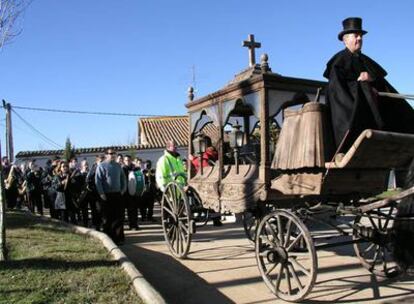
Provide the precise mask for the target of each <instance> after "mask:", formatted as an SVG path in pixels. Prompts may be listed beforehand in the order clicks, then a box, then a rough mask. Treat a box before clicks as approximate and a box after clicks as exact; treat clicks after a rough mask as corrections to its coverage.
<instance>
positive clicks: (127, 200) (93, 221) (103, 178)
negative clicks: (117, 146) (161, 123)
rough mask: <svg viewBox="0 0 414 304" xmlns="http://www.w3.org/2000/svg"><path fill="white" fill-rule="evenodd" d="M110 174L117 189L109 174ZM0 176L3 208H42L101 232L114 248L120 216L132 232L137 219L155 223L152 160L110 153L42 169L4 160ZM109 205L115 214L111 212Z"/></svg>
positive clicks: (32, 163)
mask: <svg viewBox="0 0 414 304" xmlns="http://www.w3.org/2000/svg"><path fill="white" fill-rule="evenodd" d="M115 169H117V171H118V172H117V174H118V176H119V180H118V184H117V185H115V184H116V181H115V179H114V178H112V177H113V176H112V175H111V174H112V173H113V171H114V170H115ZM2 175H3V181H4V184H5V195H6V204H7V208H9V209H14V208H19V209H21V208H27V209H29V210H30V211H31V212H33V213H35V212H37V213H39V214H42V215H43V213H44V209H45V208H46V209H49V213H50V216H51V217H52V218H56V219H60V220H62V221H65V222H69V223H72V224H77V225H83V226H85V227H92V228H94V229H96V230H103V231H104V232H105V233H107V234H108V235H109V236H110V237H111V238H112V239H113V240H114V241H116V242H117V243H121V242H123V224H124V221H125V220H126V217H125V211H126V214H127V221H125V222H127V223H128V227H129V228H130V229H132V230H136V229H138V228H139V225H138V217H139V214H140V215H141V218H140V220H141V221H152V222H153V221H155V220H154V218H153V209H154V202H155V201H156V200H159V199H160V197H161V196H160V191H159V190H158V187H157V186H156V182H155V170H154V169H153V168H152V164H151V161H149V160H147V161H145V162H142V160H141V159H139V158H135V159H132V157H131V156H130V155H121V154H118V155H115V151H113V150H111V149H108V150H107V151H106V154H105V155H97V156H96V159H95V162H94V163H93V164H92V165H91V166H89V163H88V161H87V160H86V159H84V160H82V161H81V162H80V163H78V160H77V158H76V157H73V158H71V159H70V160H69V161H66V160H63V159H60V158H55V159H50V160H48V161H47V162H46V165H45V166H44V167H41V166H39V165H38V164H37V163H36V161H35V160H31V161H29V162H27V163H22V164H20V165H16V164H10V162H9V159H8V158H7V157H3V158H2ZM131 182H132V183H133V184H131ZM113 200H116V208H115V212H114V210H113V209H111V207H113V206H114V204H113V203H111V201H113ZM108 208H109V209H108ZM113 216H116V217H117V221H115V222H116V223H115V225H116V224H117V225H118V229H122V232H121V231H120V232H119V233H118V234H116V235H115V234H114V233H113V230H114V227H113V226H114V220H113V218H112V217H113ZM120 226H122V227H121V228H119V227H120Z"/></svg>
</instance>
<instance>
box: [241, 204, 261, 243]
mask: <svg viewBox="0 0 414 304" xmlns="http://www.w3.org/2000/svg"><path fill="white" fill-rule="evenodd" d="M260 219H261V217H260V216H258V212H257V210H245V211H244V212H243V214H242V220H243V228H244V233H245V234H246V236H247V239H248V240H249V241H251V242H252V243H254V242H255V239H256V231H257V227H258V226H259V223H260Z"/></svg>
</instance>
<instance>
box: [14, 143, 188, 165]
mask: <svg viewBox="0 0 414 304" xmlns="http://www.w3.org/2000/svg"><path fill="white" fill-rule="evenodd" d="M117 153H118V152H117ZM119 153H120V154H123V155H126V154H129V153H130V152H129V151H120V152H119ZM163 153H164V149H145V150H138V151H137V153H136V155H131V156H132V157H133V158H134V157H137V156H138V157H139V158H141V159H142V160H143V161H146V160H148V159H149V160H151V162H152V167H153V168H155V165H156V163H157V160H158V159H159V158H160V157H161V156H162V155H163ZM178 153H180V154H181V158H188V157H187V148H178ZM98 154H99V153H83V154H77V155H76V157H77V159H78V162H80V161H82V160H83V159H85V158H86V160H87V161H88V163H89V166H91V165H92V164H93V163H94V162H95V157H96V155H98ZM32 159H35V160H36V164H37V165H38V166H41V167H45V165H46V161H47V160H48V159H54V156H33V157H27V158H16V161H15V163H16V164H18V165H20V164H21V163H23V162H26V163H27V162H29V161H30V160H32Z"/></svg>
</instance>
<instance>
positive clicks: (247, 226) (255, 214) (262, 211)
mask: <svg viewBox="0 0 414 304" xmlns="http://www.w3.org/2000/svg"><path fill="white" fill-rule="evenodd" d="M273 210H275V207H274V205H272V204H266V205H263V204H261V205H257V207H256V208H255V209H248V210H245V211H244V212H243V213H242V221H243V228H244V233H245V234H246V237H247V239H248V240H249V241H250V242H252V243H253V244H255V241H256V231H257V227H258V226H259V224H260V221H261V220H262V218H263V217H264V216H265V215H266V214H269V213H270V212H271V211H273Z"/></svg>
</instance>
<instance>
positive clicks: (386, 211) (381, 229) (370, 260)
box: [352, 205, 400, 277]
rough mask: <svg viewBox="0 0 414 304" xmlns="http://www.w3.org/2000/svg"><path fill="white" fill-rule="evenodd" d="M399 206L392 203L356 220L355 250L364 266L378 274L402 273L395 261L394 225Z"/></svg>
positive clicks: (388, 275) (393, 275)
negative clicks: (393, 254)
mask: <svg viewBox="0 0 414 304" xmlns="http://www.w3.org/2000/svg"><path fill="white" fill-rule="evenodd" d="M396 214H397V208H396V207H395V206H394V205H391V206H389V207H386V208H380V209H375V210H372V211H370V212H367V213H365V214H363V215H362V216H357V217H356V218H355V221H354V227H353V233H352V235H353V239H354V240H358V241H359V242H357V243H355V244H354V250H355V253H356V255H357V257H358V258H359V260H360V262H361V264H362V266H364V267H365V268H366V269H368V270H369V271H370V272H372V273H374V274H376V275H378V276H386V277H395V276H396V275H398V274H399V273H400V271H399V267H398V265H397V263H396V262H395V261H394V259H393V256H392V253H393V243H392V227H393V223H394V220H395V216H396Z"/></svg>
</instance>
